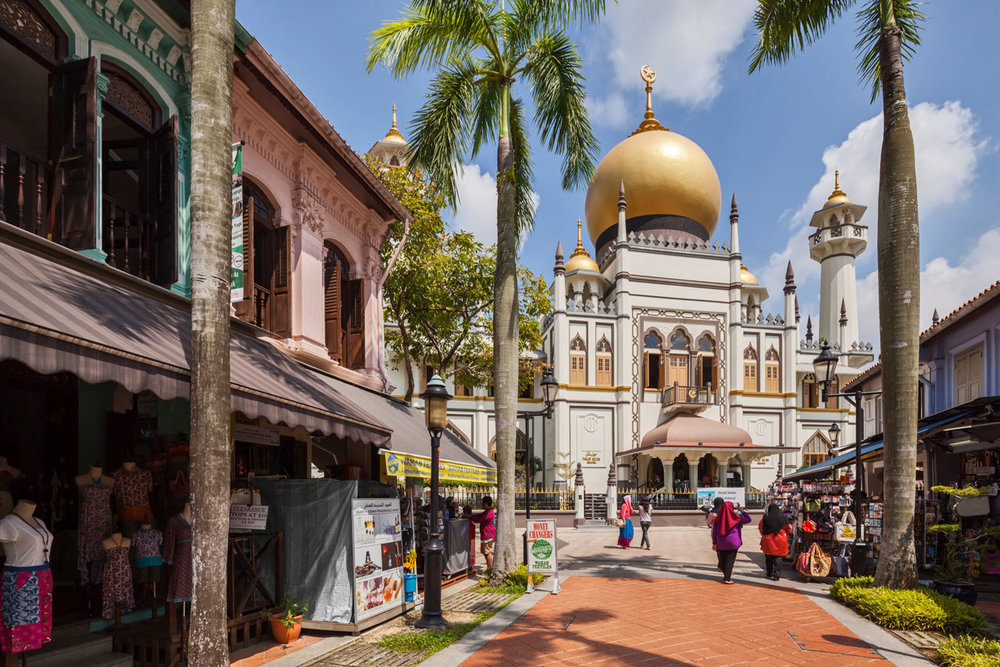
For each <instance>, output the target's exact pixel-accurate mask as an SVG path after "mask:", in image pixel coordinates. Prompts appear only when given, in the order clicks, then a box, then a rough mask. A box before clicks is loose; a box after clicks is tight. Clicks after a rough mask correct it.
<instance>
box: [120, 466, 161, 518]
mask: <svg viewBox="0 0 1000 667" xmlns="http://www.w3.org/2000/svg"><path fill="white" fill-rule="evenodd" d="M114 478H115V497H116V498H117V500H118V520H119V521H149V520H150V519H152V518H153V513H152V512H151V511H150V509H149V494H150V492H151V491H152V490H153V474H152V473H151V472H149V471H148V470H143V469H142V468H132V469H131V470H126V469H125V468H121V469H120V470H116V471H115V474H114Z"/></svg>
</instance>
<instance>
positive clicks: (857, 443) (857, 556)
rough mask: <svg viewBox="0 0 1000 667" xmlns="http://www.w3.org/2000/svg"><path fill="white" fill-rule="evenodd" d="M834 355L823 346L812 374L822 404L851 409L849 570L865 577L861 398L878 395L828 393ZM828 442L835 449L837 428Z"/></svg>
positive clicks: (872, 393) (833, 366) (865, 549)
mask: <svg viewBox="0 0 1000 667" xmlns="http://www.w3.org/2000/svg"><path fill="white" fill-rule="evenodd" d="M837 361H838V359H837V355H836V354H834V353H833V351H832V350H830V346H829V345H828V344H827V343H826V341H824V342H823V347H822V348H821V349H820V353H819V354H818V355H816V358H815V359H813V370H814V371H815V373H816V380H817V381H818V382H819V384H820V387H822V390H823V397H822V401H823V402H824V403H825V402H826V400H827V399H829V398H845V399H847V402H848V403H850V404H851V405H853V406H854V410H855V415H854V422H855V423H854V491H853V493H852V494H851V495H852V496H853V498H854V504H853V508H852V510H851V512H852V513H853V514H854V521H855V534H854V542H853V543H852V544H851V570H852V572H853V573H854V574H856V575H864V574H865V573H866V572H867V571H868V545H867V544H866V543H865V541H864V539H863V538H862V536H861V535H862V533H861V503H862V501H863V500H864V498H865V492H864V490H863V489H862V480H863V478H864V472H863V470H862V468H861V441H862V440H864V439H865V437H864V436H865V434H864V424H865V411H864V407H863V405H862V403H861V399H862V397H864V396H877V395H880V394H881V393H882V392H881V391H861V388H860V386H859V387H858V388H857V389H855V390H854V391H850V392H844V393H836V394H831V393H830V384H831V383H832V382H833V381H834V372H835V371H836V369H837ZM829 434H830V440H831V441H832V443H833V446H834V447H836V445H837V440H838V439H839V438H840V426H838V425H837V424H836V423H834V424H832V425H831V426H830V429H829Z"/></svg>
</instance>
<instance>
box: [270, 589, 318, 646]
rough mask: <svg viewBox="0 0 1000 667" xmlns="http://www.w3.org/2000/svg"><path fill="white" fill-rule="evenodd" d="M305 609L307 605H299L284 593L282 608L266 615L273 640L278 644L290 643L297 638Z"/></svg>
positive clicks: (307, 608) (306, 609) (307, 609)
mask: <svg viewBox="0 0 1000 667" xmlns="http://www.w3.org/2000/svg"><path fill="white" fill-rule="evenodd" d="M307 611H309V607H307V606H306V605H304V604H302V605H300V604H299V602H298V600H296V599H295V598H293V597H292V596H291V595H285V599H284V601H283V602H282V609H281V610H280V611H278V612H276V613H270V614H269V615H268V620H269V621H270V622H271V635H272V636H273V637H274V641H276V642H278V643H279V644H290V643H291V642H293V641H295V640H296V639H298V638H299V633H300V632H302V623H301V621H302V616H303V614H304V613H305V612H307Z"/></svg>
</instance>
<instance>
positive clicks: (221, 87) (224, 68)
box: [188, 0, 236, 667]
mask: <svg viewBox="0 0 1000 667" xmlns="http://www.w3.org/2000/svg"><path fill="white" fill-rule="evenodd" d="M235 12H236V5H235V2H234V0H192V2H191V56H192V63H191V173H192V175H193V177H192V179H191V515H192V529H193V535H192V537H193V539H192V542H191V546H192V555H193V564H194V601H193V603H192V605H191V631H190V636H189V640H188V664H190V665H205V666H206V667H223V666H225V665H229V646H228V642H227V640H226V636H227V633H226V578H225V577H220V576H219V572H225V571H226V544H227V536H228V535H229V511H228V510H229V410H230V397H229V274H230V266H229V265H230V256H231V251H230V242H231V238H232V237H231V233H230V219H231V216H232V209H231V202H232V165H231V164H230V155H231V147H232V140H233V130H232V126H233V28H234V20H235Z"/></svg>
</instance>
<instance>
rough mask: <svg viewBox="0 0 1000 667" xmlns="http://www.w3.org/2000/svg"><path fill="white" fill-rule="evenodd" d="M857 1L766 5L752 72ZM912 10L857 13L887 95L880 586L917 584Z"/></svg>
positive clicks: (876, 82) (866, 67)
mask: <svg viewBox="0 0 1000 667" xmlns="http://www.w3.org/2000/svg"><path fill="white" fill-rule="evenodd" d="M855 4H856V2H855V0H784V1H783V0H759V2H758V6H757V10H756V12H755V13H754V25H755V26H756V28H757V31H758V33H759V41H758V43H757V46H756V47H755V48H754V51H753V53H752V55H751V59H750V71H751V72H754V71H756V70H758V69H760V68H761V67H763V66H764V65H765V64H771V63H784V62H787V61H788V59H789V58H791V56H792V54H793V53H795V52H796V51H797V50H800V49H802V48H804V47H805V46H806V45H807V44H811V43H812V42H813V41H815V40H816V39H818V38H819V37H820V36H821V35H822V34H823V33H824V31H825V30H826V28H827V26H828V25H829V24H830V23H831V22H833V21H834V20H835V19H837V18H838V17H839V16H840V15H841V14H843V13H844V12H846V11H847V10H848V9H850V8H851V7H852V6H853V5H855ZM917 4H918V3H917V2H915V1H913V0H864V2H863V4H862V5H861V6H860V8H859V9H858V11H857V14H856V19H857V34H858V41H857V43H856V44H855V50H856V51H857V53H858V55H859V56H860V62H859V63H858V73H859V74H860V75H861V79H862V82H863V83H865V84H866V85H870V86H871V100H872V102H874V101H875V100H876V99H877V98H878V96H879V94H880V93H881V95H882V124H883V126H882V157H881V165H880V169H879V191H878V278H879V280H878V284H879V299H878V301H879V323H880V330H881V335H880V341H881V348H882V366H883V371H882V372H883V377H884V378H885V382H884V383H883V385H882V393H883V404H884V405H885V418H884V436H885V514H884V515H883V519H884V523H883V525H882V545H881V555H880V557H879V561H878V567H877V569H876V572H875V581H876V583H877V584H880V585H884V586H892V587H895V588H912V587H913V586H914V585H915V584H916V564H915V554H914V548H913V506H914V500H915V490H914V489H915V476H916V468H917V382H916V377H917V358H918V350H919V342H920V341H919V335H920V330H919V325H920V322H919V310H920V230H919V226H918V218H917V174H916V166H915V163H914V155H913V134H912V133H911V132H910V117H909V112H908V109H907V102H906V91H905V89H904V87H903V62H904V61H905V60H908V59H909V58H910V57H911V56H912V55H913V53H914V50H915V48H916V47H917V46H918V45H919V44H920V26H921V23H922V22H923V20H924V15H923V14H922V13H921V12H920V11H918V10H917Z"/></svg>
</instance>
